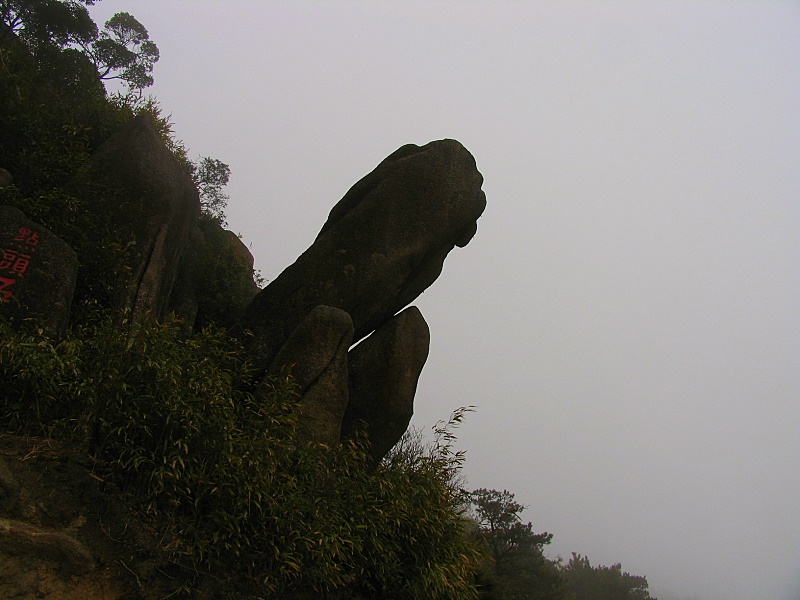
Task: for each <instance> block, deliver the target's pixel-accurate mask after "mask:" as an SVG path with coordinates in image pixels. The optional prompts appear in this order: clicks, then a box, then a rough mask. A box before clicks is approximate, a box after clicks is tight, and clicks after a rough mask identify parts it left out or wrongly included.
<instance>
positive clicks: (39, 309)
mask: <svg viewBox="0 0 800 600" xmlns="http://www.w3.org/2000/svg"><path fill="white" fill-rule="evenodd" d="M0 251H2V254H1V255H0V313H2V314H3V316H4V317H6V318H7V319H9V320H10V321H11V322H13V323H14V324H15V326H17V327H19V328H20V329H24V330H28V331H36V330H39V329H41V330H42V332H43V333H46V334H47V335H51V336H59V335H61V334H63V333H64V330H65V329H66V327H67V325H68V323H69V315H70V307H71V305H72V295H73V293H74V291H75V276H76V273H77V269H78V257H77V255H76V254H75V251H74V250H72V248H70V247H69V245H67V243H66V242H64V241H63V240H62V239H61V238H59V237H57V236H56V235H54V234H53V233H51V232H50V231H49V230H48V229H46V228H44V227H42V226H41V225H39V224H38V223H34V222H33V221H31V220H30V219H28V218H27V217H26V216H25V215H24V214H23V213H22V212H21V211H20V210H18V209H16V208H14V207H12V206H2V205H0Z"/></svg>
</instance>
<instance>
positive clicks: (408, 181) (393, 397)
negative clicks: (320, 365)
mask: <svg viewBox="0 0 800 600" xmlns="http://www.w3.org/2000/svg"><path fill="white" fill-rule="evenodd" d="M482 183H483V177H482V176H481V174H480V173H479V172H478V170H477V168H476V165H475V160H474V159H473V157H472V155H471V154H470V153H469V152H468V151H467V150H466V149H465V148H464V147H463V146H462V145H461V144H459V143H458V142H456V141H455V140H441V141H436V142H431V143H429V144H427V145H425V146H422V147H419V146H415V145H407V146H403V147H401V148H400V149H398V150H397V151H395V152H394V153H393V154H391V155H390V156H389V157H388V158H386V159H385V160H384V161H383V162H381V163H380V164H379V165H378V167H377V168H376V169H375V170H374V171H372V172H371V173H370V174H368V175H367V176H366V177H364V178H363V179H362V180H361V181H359V182H358V183H356V184H355V185H354V186H353V187H352V188H351V189H350V190H349V191H348V192H347V194H345V196H344V197H343V198H342V199H341V200H340V201H339V202H338V203H337V204H336V206H334V208H333V209H332V210H331V212H330V215H329V216H328V220H327V221H326V223H325V224H324V225H323V227H322V229H321V231H320V232H319V235H318V236H317V238H316V240H314V243H313V244H312V245H311V247H310V248H308V249H307V250H306V251H305V252H304V253H303V254H302V255H301V256H300V257H299V258H298V259H297V260H296V261H295V263H294V264H292V265H291V266H289V267H288V268H287V269H286V270H284V271H283V272H282V273H281V274H280V275H279V276H278V277H277V278H276V279H275V280H274V281H273V282H272V283H271V284H270V285H268V286H267V287H266V288H265V289H263V290H262V291H261V292H259V293H258V294H257V295H256V297H255V298H254V299H253V301H252V302H251V303H250V305H249V306H248V308H247V310H246V312H245V315H244V318H243V319H242V323H241V325H240V329H241V331H243V332H246V335H245V336H243V340H244V341H245V344H246V348H247V350H248V352H249V354H250V357H251V358H252V360H253V363H254V364H255V366H256V369H257V370H258V371H260V372H264V371H267V370H270V371H273V370H274V369H275V368H276V365H277V364H279V363H282V362H283V363H285V362H286V361H288V358H287V356H286V355H287V351H286V350H285V348H287V346H289V347H291V348H292V351H291V353H288V354H291V356H292V357H293V360H294V361H296V362H297V363H298V364H300V363H301V362H302V361H304V360H307V358H306V356H310V355H312V354H314V353H317V352H320V351H321V350H320V347H319V346H317V344H318V342H316V341H315V340H313V339H312V336H310V335H305V336H301V337H298V335H297V332H298V331H302V330H304V325H302V324H306V325H305V327H310V326H309V325H308V324H307V322H306V319H307V318H308V316H309V315H310V314H311V313H312V312H313V311H315V310H318V307H323V306H324V307H326V309H325V310H332V309H331V308H330V307H332V308H333V309H339V310H340V311H342V312H344V313H346V314H347V315H349V317H350V319H351V320H352V326H353V342H357V341H358V340H361V339H362V338H364V337H366V336H368V335H369V334H370V333H372V332H373V331H374V332H375V333H374V334H373V335H372V337H371V338H369V339H367V340H365V341H364V342H363V343H362V344H360V345H359V346H357V347H356V348H355V349H354V350H353V351H352V352H351V356H350V358H349V365H348V366H347V372H348V381H349V383H348V391H347V408H346V411H345V415H344V417H343V418H342V422H340V426H341V427H343V430H344V435H345V436H350V435H353V434H354V433H355V431H356V430H357V428H358V427H359V424H363V426H364V427H366V429H367V431H368V435H369V439H370V445H371V450H370V451H371V454H372V459H373V461H374V462H377V461H379V460H380V458H381V457H383V456H384V455H385V453H386V452H387V451H388V450H389V449H390V448H391V447H392V446H393V445H394V444H395V443H396V442H397V440H398V439H399V438H400V437H401V436H402V434H403V432H405V430H406V427H407V426H408V422H409V420H410V419H411V415H412V413H413V398H414V393H415V390H416V385H417V380H418V379H419V375H420V372H421V370H422V366H423V365H424V363H425V360H426V358H427V354H428V343H429V332H428V327H427V325H426V324H425V321H424V319H423V318H422V315H421V314H420V313H419V311H418V310H417V309H409V310H407V311H405V312H404V313H401V314H400V315H397V316H396V317H395V315H396V314H397V313H398V312H399V311H400V310H402V309H403V308H404V307H406V306H407V305H408V304H409V303H411V302H412V301H413V300H414V299H415V298H416V297H417V296H419V294H421V293H422V292H423V291H424V290H425V289H426V288H427V287H428V286H430V285H431V284H432V283H433V282H434V281H435V280H436V278H437V277H438V276H439V274H440V273H441V271H442V267H443V264H444V260H445V258H446V257H447V254H448V253H449V252H450V251H451V250H452V249H453V248H454V247H456V246H459V247H461V246H464V245H466V244H467V243H468V242H469V241H470V240H471V239H472V237H473V236H474V235H475V232H476V230H477V219H478V217H480V215H481V214H482V213H483V210H484V208H485V206H486V197H485V195H484V193H483V191H482V190H481V184H482ZM315 318H316V317H315ZM376 330H377V331H376ZM287 340H289V341H287ZM324 347H325V348H326V350H325V353H324V355H325V356H326V357H327V356H332V354H331V348H332V347H331V346H327V345H326V346H324ZM337 348H338V347H337ZM341 368H342V366H341V365H340V364H338V363H337V367H336V369H337V373H338V372H339V371H340V370H341ZM337 381H338V375H337ZM340 394H341V391H340V390H337V391H336V393H335V394H328V395H318V396H316V397H315V399H314V404H315V406H317V408H316V409H315V413H316V414H321V413H326V414H327V416H328V417H329V418H331V419H333V417H332V415H338V414H340V410H341V400H340V397H341V396H340ZM326 402H327V403H330V405H326ZM305 403H309V404H310V401H309V400H307V399H306V398H305V396H304V397H303V398H302V399H301V405H302V404H305ZM335 429H336V426H335V425H329V426H328V427H327V428H326V429H325V433H324V435H321V436H316V437H315V436H313V435H312V438H314V439H318V440H319V441H324V442H325V443H330V440H331V439H332V433H333V432H334V431H335Z"/></svg>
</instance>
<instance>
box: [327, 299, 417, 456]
mask: <svg viewBox="0 0 800 600" xmlns="http://www.w3.org/2000/svg"><path fill="white" fill-rule="evenodd" d="M429 346H430V331H429V330H428V324H427V323H426V322H425V319H424V318H423V317H422V313H421V312H420V311H419V309H418V308H416V307H415V306H411V307H409V308H407V309H405V310H404V311H402V312H401V313H400V314H398V315H397V316H395V317H392V318H391V319H389V320H388V321H386V322H385V323H384V324H383V325H381V326H380V327H379V328H378V329H377V330H376V331H375V333H373V334H372V335H371V336H369V337H368V338H367V339H365V340H364V341H363V342H361V343H360V344H359V345H358V346H356V347H355V348H353V350H351V351H350V355H349V357H348V369H349V374H350V385H349V402H348V404H347V411H346V412H345V415H344V419H343V422H342V436H343V437H352V436H353V435H354V434H355V432H356V430H357V429H358V428H359V427H364V428H365V430H366V433H367V434H368V435H369V441H370V448H369V451H370V456H371V457H372V461H373V463H375V464H377V463H378V462H379V461H380V459H381V458H383V457H384V456H385V455H386V453H387V452H388V451H389V450H390V449H391V448H392V446H394V445H395V444H396V443H397V441H398V440H399V439H400V438H401V437H402V435H403V434H404V433H405V431H406V429H407V428H408V423H409V422H410V421H411V417H412V415H413V414H414V395H415V394H416V391H417V381H418V380H419V376H420V373H422V367H423V366H425V361H426V360H427V358H428V348H429Z"/></svg>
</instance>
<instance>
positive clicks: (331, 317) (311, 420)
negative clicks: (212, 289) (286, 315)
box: [256, 306, 353, 446]
mask: <svg viewBox="0 0 800 600" xmlns="http://www.w3.org/2000/svg"><path fill="white" fill-rule="evenodd" d="M352 341H353V321H352V319H351V318H350V315H348V314H347V313H346V312H344V311H343V310H340V309H338V308H332V307H330V306H318V307H316V308H315V309H314V310H312V311H311V312H310V313H309V314H308V315H307V316H306V318H305V319H303V320H302V321H301V322H300V324H299V325H298V326H297V327H296V328H295V330H294V331H293V332H292V333H291V335H290V336H289V339H288V340H287V341H286V343H285V344H284V345H283V346H282V347H281V349H280V350H279V352H278V354H277V355H276V356H275V359H274V360H273V361H272V364H271V365H270V368H269V370H268V372H267V377H266V380H267V381H268V380H269V377H270V376H277V375H280V374H281V372H282V370H283V369H285V368H286V367H289V368H290V370H291V374H292V378H293V379H294V382H295V383H296V384H297V386H298V394H299V395H300V401H299V406H298V420H299V425H300V430H301V433H302V435H303V437H304V438H305V439H308V440H312V441H315V442H321V443H323V444H327V445H329V446H333V445H335V444H338V443H339V440H340V437H341V428H342V419H343V418H344V414H345V410H346V408H347V403H348V398H347V390H348V383H347V351H348V349H349V348H350V344H351V343H352ZM263 391H265V387H264V384H262V386H261V387H259V388H258V389H257V390H256V393H257V394H259V393H262V392H263Z"/></svg>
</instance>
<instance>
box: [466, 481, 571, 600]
mask: <svg viewBox="0 0 800 600" xmlns="http://www.w3.org/2000/svg"><path fill="white" fill-rule="evenodd" d="M470 499H471V502H472V505H473V514H474V519H475V522H476V524H477V530H476V531H475V534H474V535H475V537H476V538H477V539H478V541H479V543H481V544H482V545H483V547H484V548H485V549H486V550H487V551H488V554H489V557H490V559H491V566H490V568H489V573H488V574H487V575H486V576H485V577H484V578H483V581H480V582H479V583H481V584H482V588H483V597H484V598H503V599H509V600H512V599H513V600H517V599H519V600H523V599H525V600H527V599H532V600H533V599H535V600H550V599H553V600H555V599H562V598H564V597H565V596H564V591H563V589H562V582H561V578H560V575H559V573H558V569H557V568H556V566H555V564H554V563H553V562H552V561H549V560H547V559H546V558H545V556H544V553H543V550H542V549H543V547H544V546H545V545H547V544H549V543H550V541H551V540H552V539H553V535H552V534H550V533H547V532H545V533H534V532H533V526H532V525H531V523H523V522H522V520H521V518H520V513H521V512H522V511H523V510H525V506H523V505H522V504H520V503H519V502H516V501H515V500H514V494H512V493H511V492H509V491H507V490H503V491H502V492H498V491H497V490H487V489H478V490H475V491H473V492H472V493H471V494H470Z"/></svg>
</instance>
